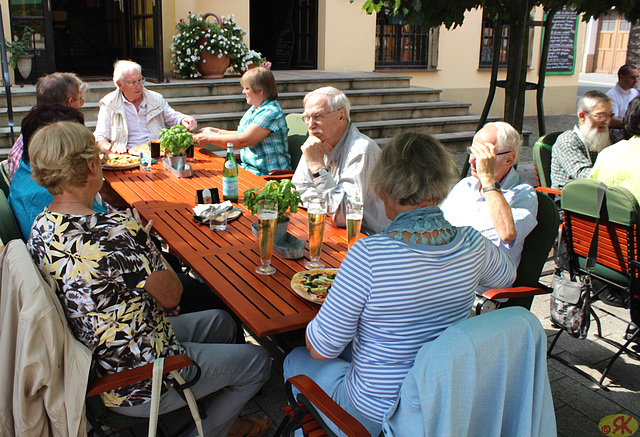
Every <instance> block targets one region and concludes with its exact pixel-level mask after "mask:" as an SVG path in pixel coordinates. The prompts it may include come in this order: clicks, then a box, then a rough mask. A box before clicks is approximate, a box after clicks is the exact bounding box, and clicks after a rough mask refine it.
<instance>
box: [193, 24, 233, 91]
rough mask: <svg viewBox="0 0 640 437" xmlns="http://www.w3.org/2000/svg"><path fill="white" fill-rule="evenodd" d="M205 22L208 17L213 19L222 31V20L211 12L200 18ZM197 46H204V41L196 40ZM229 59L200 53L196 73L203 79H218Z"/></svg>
mask: <svg viewBox="0 0 640 437" xmlns="http://www.w3.org/2000/svg"><path fill="white" fill-rule="evenodd" d="M202 17H203V18H204V19H205V20H206V19H207V18H209V17H213V18H215V19H216V20H217V21H218V26H219V27H220V28H221V29H224V27H223V26H222V20H221V19H220V17H219V16H218V15H216V14H214V13H213V12H207V13H206V14H204V15H203V16H202ZM198 45H199V46H201V45H204V39H203V38H200V39H198ZM230 63H231V59H229V56H222V57H218V54H215V55H212V54H211V53H208V52H200V61H198V72H199V73H200V75H201V76H202V77H203V78H205V79H219V78H221V77H223V76H224V72H225V71H227V68H229V64H230Z"/></svg>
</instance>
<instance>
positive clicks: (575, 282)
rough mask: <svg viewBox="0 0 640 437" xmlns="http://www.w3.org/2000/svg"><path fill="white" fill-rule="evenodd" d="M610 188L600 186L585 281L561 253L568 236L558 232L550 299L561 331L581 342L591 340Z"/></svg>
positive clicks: (550, 304) (552, 311)
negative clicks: (601, 227)
mask: <svg viewBox="0 0 640 437" xmlns="http://www.w3.org/2000/svg"><path fill="white" fill-rule="evenodd" d="M606 189H607V187H606V185H604V184H603V183H600V184H599V185H598V199H597V200H598V219H597V220H596V224H595V231H594V233H593V237H592V239H591V244H590V246H589V255H588V257H587V263H586V268H585V270H586V271H587V274H586V276H585V277H584V279H583V278H581V277H580V276H579V275H575V274H574V272H573V270H572V268H571V262H567V261H568V259H563V256H562V255H561V253H562V252H563V250H564V235H563V232H562V229H561V230H560V231H559V232H558V250H557V251H556V270H555V273H554V275H553V280H552V281H551V288H552V289H553V292H552V293H551V299H550V300H549V310H550V315H551V321H552V322H553V324H554V325H556V326H557V327H558V328H561V329H564V330H565V331H567V333H568V334H569V335H572V336H573V337H576V338H580V339H585V338H586V337H587V332H588V331H589V325H590V323H591V318H590V311H591V300H590V299H591V272H592V271H593V269H594V268H595V265H596V257H597V255H598V222H599V221H600V210H601V209H602V202H603V200H604V193H605V191H606ZM565 255H568V254H565ZM563 261H564V262H563ZM566 269H568V271H567V270H566Z"/></svg>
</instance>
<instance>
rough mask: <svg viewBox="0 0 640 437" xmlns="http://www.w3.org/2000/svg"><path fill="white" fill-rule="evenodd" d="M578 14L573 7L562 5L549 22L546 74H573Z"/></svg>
mask: <svg viewBox="0 0 640 437" xmlns="http://www.w3.org/2000/svg"><path fill="white" fill-rule="evenodd" d="M577 20H578V15H577V13H576V10H575V8H573V7H567V6H564V7H563V8H562V9H561V10H559V11H558V12H556V14H555V15H554V17H553V21H552V22H551V38H550V40H549V55H548V56H547V74H573V70H574V65H575V55H576V28H577Z"/></svg>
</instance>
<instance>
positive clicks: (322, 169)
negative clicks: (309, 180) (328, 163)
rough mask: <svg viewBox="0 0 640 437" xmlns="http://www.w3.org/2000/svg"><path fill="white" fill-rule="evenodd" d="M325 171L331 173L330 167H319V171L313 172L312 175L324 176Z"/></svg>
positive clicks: (315, 176)
mask: <svg viewBox="0 0 640 437" xmlns="http://www.w3.org/2000/svg"><path fill="white" fill-rule="evenodd" d="M325 173H329V169H327V168H320V169H318V171H317V172H315V173H313V174H312V176H313V177H314V178H317V177H320V176H322V175H323V174H325Z"/></svg>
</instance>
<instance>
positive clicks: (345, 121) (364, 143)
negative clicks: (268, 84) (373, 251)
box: [292, 87, 391, 233]
mask: <svg viewBox="0 0 640 437" xmlns="http://www.w3.org/2000/svg"><path fill="white" fill-rule="evenodd" d="M303 104H304V115H303V118H304V121H305V122H306V123H307V127H308V128H309V138H307V140H306V141H305V143H304V144H303V145H302V147H301V149H302V155H303V156H302V158H301V159H300V162H299V163H298V167H297V168H296V171H295V174H294V175H293V178H292V182H293V183H294V184H295V186H296V188H297V189H298V191H299V192H300V195H301V197H302V201H303V202H304V204H305V206H306V205H307V204H308V201H309V199H311V198H313V197H325V198H327V214H328V215H329V217H331V219H332V220H333V222H334V223H335V225H336V226H341V227H345V226H346V212H345V209H346V199H347V197H348V196H357V197H359V199H360V200H361V201H362V202H363V204H364V212H363V218H362V230H363V232H367V233H378V232H380V231H382V230H383V229H384V227H385V226H386V225H387V224H389V223H390V222H391V220H389V219H388V218H387V217H386V215H385V212H384V205H383V204H382V202H381V201H380V200H378V199H376V197H375V196H374V195H373V192H372V191H371V190H370V189H369V173H370V172H371V169H372V168H373V165H374V164H375V163H376V160H377V159H378V155H380V147H378V145H377V144H376V143H375V142H374V141H373V140H372V139H371V138H369V137H368V136H366V135H364V134H362V133H360V131H359V130H358V128H356V127H355V126H354V125H353V124H352V123H351V117H350V115H349V111H350V109H351V105H350V103H349V99H347V96H345V95H344V93H343V92H342V91H340V90H338V89H337V88H334V87H323V88H318V89H316V90H314V91H311V92H310V93H308V94H307V95H306V96H305V98H304V101H303Z"/></svg>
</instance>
